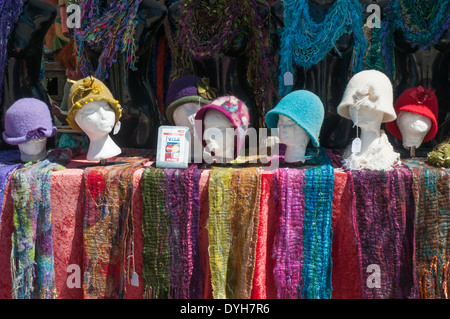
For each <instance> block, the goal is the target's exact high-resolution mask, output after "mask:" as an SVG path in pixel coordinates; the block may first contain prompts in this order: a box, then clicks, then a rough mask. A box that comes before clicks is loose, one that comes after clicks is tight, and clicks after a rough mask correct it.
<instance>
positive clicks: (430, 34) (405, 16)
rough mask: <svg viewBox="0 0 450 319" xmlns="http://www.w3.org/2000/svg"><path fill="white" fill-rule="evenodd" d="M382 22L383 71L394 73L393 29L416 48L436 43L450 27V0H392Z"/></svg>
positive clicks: (389, 73) (424, 47)
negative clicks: (383, 22) (384, 68)
mask: <svg viewBox="0 0 450 319" xmlns="http://www.w3.org/2000/svg"><path fill="white" fill-rule="evenodd" d="M386 19H387V23H385V24H384V26H383V31H382V34H381V39H382V41H383V45H382V46H381V47H382V54H383V57H384V60H385V64H386V74H387V75H388V76H390V77H392V76H393V75H394V74H395V65H394V58H393V55H394V54H393V52H394V42H393V36H394V32H395V31H397V30H399V31H401V32H402V34H403V36H404V37H405V39H406V40H407V41H408V42H409V43H410V44H411V45H412V46H415V47H417V48H418V49H419V50H425V49H427V48H429V47H431V46H432V45H434V44H436V43H437V42H438V41H439V39H440V38H441V36H442V34H443V33H444V32H445V30H447V29H448V28H449V27H450V0H398V1H391V2H390V4H389V7H388V12H387V15H386Z"/></svg>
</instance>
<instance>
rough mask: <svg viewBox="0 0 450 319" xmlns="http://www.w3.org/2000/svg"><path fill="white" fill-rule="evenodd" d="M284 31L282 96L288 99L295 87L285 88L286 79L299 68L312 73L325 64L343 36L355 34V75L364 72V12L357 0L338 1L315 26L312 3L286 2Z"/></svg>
mask: <svg viewBox="0 0 450 319" xmlns="http://www.w3.org/2000/svg"><path fill="white" fill-rule="evenodd" d="M283 2H284V28H283V29H282V30H281V34H280V66H279V93H280V95H281V96H284V95H286V94H287V93H289V92H290V91H291V90H292V86H285V85H284V78H283V77H284V75H285V73H286V72H291V73H292V74H294V72H293V71H292V69H293V68H292V66H293V65H294V64H295V65H298V66H301V67H304V68H306V69H309V68H310V67H312V66H313V65H315V64H317V63H318V62H320V61H322V60H323V59H324V58H325V55H327V54H328V52H330V51H331V50H332V49H333V48H335V43H336V41H338V39H339V38H340V37H341V36H342V35H343V34H353V38H354V56H353V62H352V71H353V73H356V72H359V71H360V70H361V69H362V63H363V58H364V53H365V51H366V45H367V44H366V40H365V38H364V34H363V14H362V12H363V9H362V7H361V5H360V4H359V2H358V1H357V0H336V1H334V3H333V5H332V6H331V7H330V9H329V10H328V13H327V15H326V17H325V18H324V20H323V21H322V22H320V23H316V22H315V21H314V20H313V19H312V18H311V17H310V13H309V4H308V2H309V0H298V1H287V0H284V1H283Z"/></svg>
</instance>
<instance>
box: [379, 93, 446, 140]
mask: <svg viewBox="0 0 450 319" xmlns="http://www.w3.org/2000/svg"><path fill="white" fill-rule="evenodd" d="M394 108H395V112H396V113H397V114H398V113H399V112H400V111H407V112H411V113H417V114H420V115H423V116H426V117H428V118H429V119H430V120H431V128H430V131H429V132H428V134H427V135H426V136H425V138H424V139H423V142H424V143H425V142H428V141H431V140H432V139H433V138H434V137H435V136H436V133H437V130H438V125H437V117H438V100H437V98H436V95H435V94H434V91H433V90H430V89H424V88H423V87H422V86H418V87H415V88H411V89H408V90H406V91H405V92H403V93H402V94H401V95H400V97H399V98H398V99H397V101H396V102H395V105H394ZM385 126H386V130H387V131H388V132H389V133H391V134H392V135H393V136H395V137H396V138H398V139H399V140H402V134H401V132H400V129H399V128H398V126H397V121H393V122H389V123H386V124H385Z"/></svg>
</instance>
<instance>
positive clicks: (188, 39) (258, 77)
mask: <svg viewBox="0 0 450 319" xmlns="http://www.w3.org/2000/svg"><path fill="white" fill-rule="evenodd" d="M261 5H263V6H266V7H267V8H268V11H269V12H270V9H269V4H268V3H267V1H265V0H248V1H242V0H217V1H216V3H215V4H214V5H211V4H209V0H186V1H183V5H182V9H181V17H180V20H181V23H180V25H179V31H178V34H177V39H178V42H177V43H178V49H177V52H175V54H176V55H175V56H176V58H175V62H176V63H177V65H176V68H175V72H174V76H175V77H177V78H178V77H181V76H182V75H189V74H195V69H194V66H193V61H194V60H195V61H202V60H205V59H211V58H214V56H216V55H217V54H220V53H222V52H223V51H224V50H225V49H226V48H228V47H230V46H232V45H233V43H234V41H236V39H237V38H242V37H247V39H248V43H247V49H246V52H247V56H248V59H249V60H248V74H247V78H248V81H249V84H250V88H251V90H252V94H253V98H254V100H255V104H256V107H257V110H258V116H259V117H260V119H259V121H260V125H261V124H263V122H264V121H262V119H263V117H264V116H265V113H266V109H267V108H268V107H270V106H271V104H272V99H273V97H274V96H275V95H276V90H275V88H274V85H273V83H272V82H271V80H270V79H271V76H270V63H269V62H270V61H269V58H268V50H269V45H268V40H267V39H266V34H265V28H266V21H267V20H268V18H265V17H263V16H261V14H260V11H261V10H259V8H260V7H261ZM269 14H270V13H268V15H269Z"/></svg>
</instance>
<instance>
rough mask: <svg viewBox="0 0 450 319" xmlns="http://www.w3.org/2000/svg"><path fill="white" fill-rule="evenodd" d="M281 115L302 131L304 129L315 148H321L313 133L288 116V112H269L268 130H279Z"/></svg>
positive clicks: (275, 110)
mask: <svg viewBox="0 0 450 319" xmlns="http://www.w3.org/2000/svg"><path fill="white" fill-rule="evenodd" d="M279 115H284V116H286V117H288V118H290V119H291V120H292V121H294V122H295V123H296V124H297V125H298V126H300V127H301V128H302V129H304V130H305V132H306V133H308V135H309V137H310V138H311V142H312V144H313V145H314V147H319V146H320V143H319V140H318V139H317V138H315V137H314V136H313V134H312V132H310V131H309V130H308V129H307V128H305V127H304V125H302V124H301V123H299V122H298V121H296V120H295V119H293V118H292V117H291V116H290V115H289V114H288V112H283V110H277V109H273V110H270V111H269V112H267V114H266V124H267V127H268V128H270V129H272V128H277V127H278V119H279Z"/></svg>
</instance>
